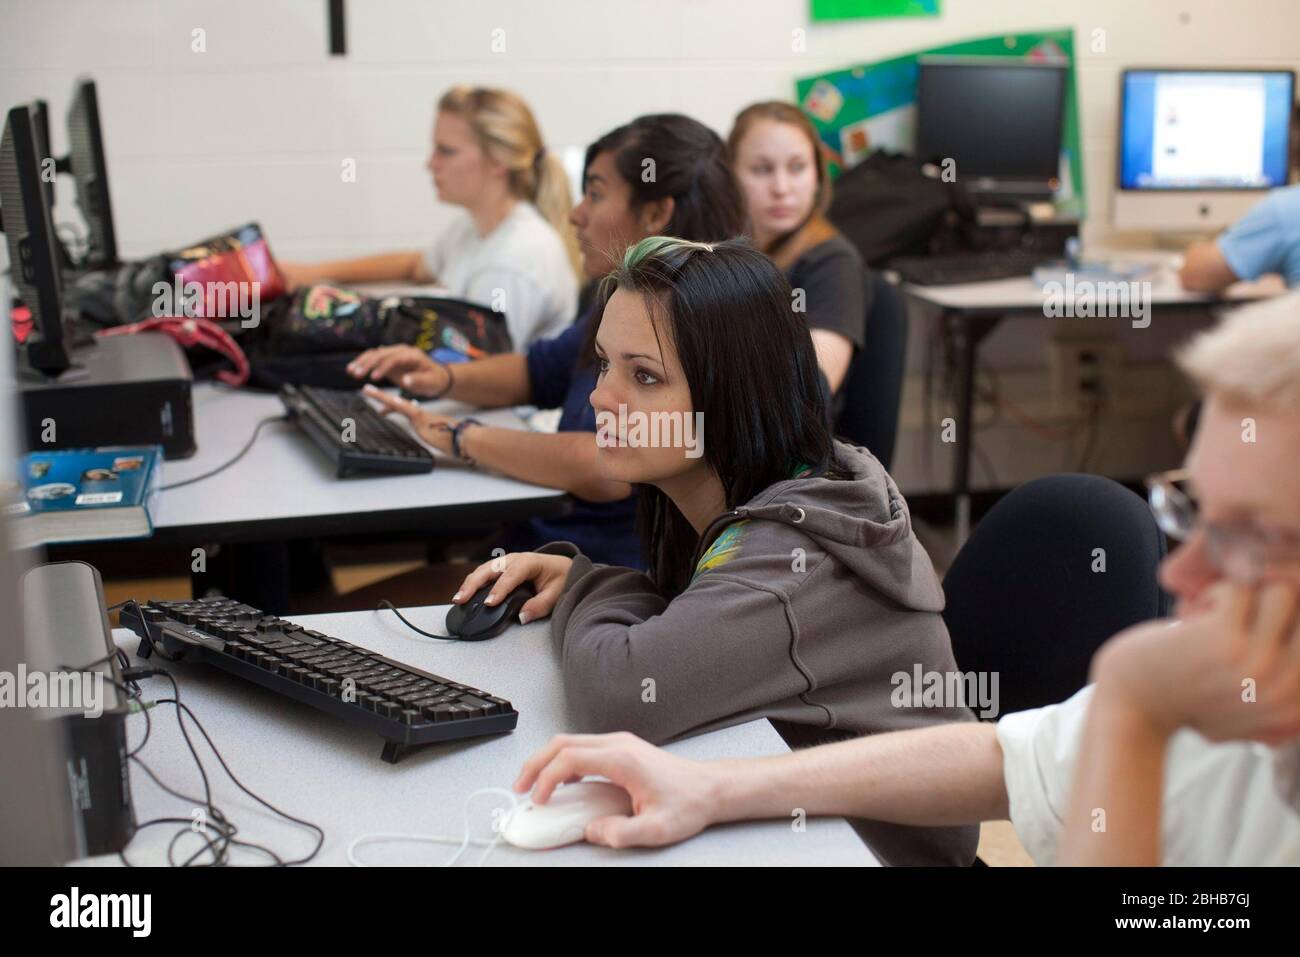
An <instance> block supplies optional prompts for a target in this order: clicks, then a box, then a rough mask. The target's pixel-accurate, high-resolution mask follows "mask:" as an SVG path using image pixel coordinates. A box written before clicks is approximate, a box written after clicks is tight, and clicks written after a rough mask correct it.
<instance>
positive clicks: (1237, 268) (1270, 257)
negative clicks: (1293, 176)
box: [1218, 193, 1287, 279]
mask: <svg viewBox="0 0 1300 957" xmlns="http://www.w3.org/2000/svg"><path fill="white" fill-rule="evenodd" d="M1278 203H1279V200H1278V194H1276V193H1274V194H1271V195H1269V196H1267V197H1266V198H1265V199H1263V200H1261V201H1260V202H1259V203H1258V204H1256V205H1255V206H1254V207H1252V208H1251V210H1250V212H1248V213H1247V214H1246V215H1245V216H1243V217H1241V219H1239V220H1238V221H1237V222H1235V223H1233V224H1232V225H1231V226H1229V227H1228V229H1227V231H1226V232H1224V234H1223V235H1222V236H1220V237H1219V240H1218V243H1219V252H1221V253H1223V258H1224V260H1226V261H1227V263H1228V268H1229V269H1231V270H1232V271H1233V272H1234V273H1236V274H1237V278H1238V279H1258V278H1259V277H1260V276H1262V275H1264V274H1265V273H1272V272H1285V264H1286V259H1287V242H1286V234H1285V231H1284V230H1283V228H1282V222H1281V219H1280V217H1279V216H1278V209H1277V207H1278Z"/></svg>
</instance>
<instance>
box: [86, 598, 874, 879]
mask: <svg viewBox="0 0 1300 957" xmlns="http://www.w3.org/2000/svg"><path fill="white" fill-rule="evenodd" d="M448 607H449V606H438V607H432V606H431V607H425V608H417V609H414V610H404V613H405V614H406V615H407V617H408V618H410V619H411V620H412V621H413V622H414V623H415V624H416V625H418V626H419V627H421V628H424V629H425V630H430V631H438V630H440V629H441V628H442V626H443V620H444V616H445V614H446V610H447V608H448ZM293 620H295V621H297V622H300V623H301V624H303V625H307V626H309V627H312V628H316V629H318V630H320V631H323V632H325V633H326V634H332V635H337V636H339V637H344V638H346V639H347V640H349V641H351V642H353V643H355V644H358V645H361V646H363V647H365V648H368V649H371V650H373V651H377V652H379V653H380V654H383V655H385V656H387V657H389V658H392V659H394V660H397V661H402V662H404V663H407V664H410V665H413V666H415V667H418V668H421V669H423V670H425V671H429V672H431V673H433V674H437V675H442V676H443V677H449V678H452V679H453V680H457V681H461V682H463V683H465V684H469V685H473V686H475V687H478V688H480V689H482V690H486V691H490V692H492V693H494V694H498V695H500V696H502V697H505V698H508V699H509V700H510V701H511V702H512V703H513V704H514V706H515V709H516V710H517V711H518V712H519V724H518V727H517V728H516V729H515V730H514V731H513V732H511V733H509V734H504V735H495V736H490V737H481V738H471V739H468V740H465V741H456V742H450V743H447V744H435V745H431V746H428V747H425V748H418V749H414V750H412V751H411V752H409V753H408V754H407V755H406V756H404V757H403V758H402V759H401V760H400V761H398V762H397V763H396V764H386V763H384V762H383V761H382V760H381V759H380V756H379V754H380V750H381V741H380V738H379V737H378V736H377V735H374V734H371V733H369V732H367V731H363V730H361V729H358V728H355V727H353V726H351V725H348V724H347V723H345V722H343V721H339V720H336V719H334V718H331V717H329V716H327V715H325V714H324V713H322V712H318V711H316V710H315V709H313V708H310V707H308V706H307V705H303V704H300V703H298V702H295V701H291V700H289V699H285V698H282V697H280V696H279V695H276V694H274V693H272V692H270V691H267V690H266V689H264V688H261V687H259V686H257V685H254V684H252V683H250V682H247V681H244V680H242V679H240V678H237V677H235V676H233V675H230V674H227V673H225V672H223V671H221V670H220V669H218V668H214V667H212V666H209V665H203V664H193V665H187V664H185V663H178V664H174V665H170V666H166V667H169V669H170V670H171V672H172V674H173V675H174V676H175V677H176V679H177V682H178V684H179V685H180V689H181V700H182V701H183V702H185V703H186V704H187V705H188V706H189V707H190V708H192V709H193V711H194V713H195V714H196V715H198V717H199V720H200V721H202V722H203V725H204V727H205V728H206V729H207V731H208V733H209V734H210V735H211V736H212V739H213V741H215V742H216V744H217V746H218V747H219V748H220V749H221V753H222V755H223V756H224V757H225V759H226V761H227V763H228V764H229V765H230V767H231V770H233V771H234V773H235V774H236V775H237V776H238V777H239V778H240V780H242V781H243V782H244V784H245V785H246V786H248V787H249V788H250V789H251V790H252V791H254V792H255V793H257V794H259V795H261V796H262V797H264V798H265V799H266V800H268V801H269V802H270V803H272V804H274V805H276V806H277V807H279V808H281V809H282V810H284V811H286V812H287V813H289V814H293V815H295V816H297V817H302V818H304V819H306V820H309V821H311V822H313V823H315V824H317V825H319V826H320V827H321V828H322V829H323V830H324V831H325V843H324V845H323V846H322V848H321V852H320V854H319V855H318V857H317V858H316V859H315V860H314V861H313V862H312V863H313V864H326V865H339V864H345V863H346V861H347V847H348V845H349V844H350V843H351V842H352V841H353V840H354V839H355V838H356V837H358V836H360V835H362V834H367V833H373V832H399V833H411V834H439V835H444V836H448V837H452V836H454V837H456V838H457V839H458V840H459V838H460V837H461V836H462V835H463V834H464V828H465V815H464V805H465V799H466V797H467V796H468V795H469V794H471V793H472V792H474V791H476V790H478V789H479V788H484V787H506V788H508V787H509V786H510V784H511V783H512V782H513V781H514V778H515V776H516V775H517V774H518V772H519V769H520V767H521V766H522V765H523V762H524V760H525V759H526V758H527V757H528V756H529V755H531V754H532V753H533V752H534V751H536V750H537V749H538V748H539V747H541V746H542V745H543V744H545V743H546V741H548V740H549V739H550V738H551V736H552V735H554V734H557V733H559V732H561V731H563V730H565V729H566V728H569V727H572V724H571V723H570V722H569V720H568V718H567V716H566V711H565V704H564V699H563V696H562V693H561V690H560V689H561V683H560V670H559V663H558V661H557V660H556V656H555V652H554V650H553V648H552V646H551V636H550V624H549V622H547V621H541V622H536V623H533V624H530V625H526V626H520V625H516V626H514V627H512V628H510V629H509V630H507V631H506V632H505V633H504V634H502V635H501V636H500V637H497V638H494V639H492V640H490V641H484V642H454V643H453V642H440V641H434V640H431V639H428V638H423V637H421V636H419V635H417V634H415V633H414V632H412V631H410V630H408V629H407V628H406V627H405V626H404V625H403V624H402V623H401V622H399V621H398V620H397V618H396V617H395V616H394V615H393V614H392V613H391V612H383V613H379V612H370V611H360V612H348V613H344V614H334V615H302V616H293ZM113 634H114V638H115V639H116V640H117V642H118V644H119V645H120V646H122V647H123V648H125V649H126V650H127V652H128V653H129V654H131V655H132V656H134V652H135V648H136V645H137V644H138V639H137V638H136V637H135V635H134V634H132V633H131V632H129V631H126V630H124V629H117V630H115V631H114V633H113ZM141 686H142V688H143V689H144V692H145V697H146V698H149V699H153V698H159V697H170V694H169V691H170V685H169V684H168V683H167V682H166V681H165V680H164V679H161V678H150V679H147V680H146V681H142V682H141ZM648 707H652V706H648ZM150 713H151V716H152V718H153V732H152V734H151V735H150V738H149V741H148V743H147V744H146V745H145V747H144V749H143V751H141V753H140V757H141V758H142V759H143V760H144V762H145V763H146V764H148V766H149V768H150V769H151V770H152V771H153V772H154V773H155V774H157V775H158V776H159V777H160V778H161V779H162V780H163V781H165V782H166V783H167V784H168V786H170V787H172V788H173V789H175V790H178V791H181V792H183V793H185V794H190V795H198V794H200V793H201V790H200V784H199V778H198V772H197V770H196V768H195V767H194V761H193V759H192V757H191V756H190V754H189V751H188V749H187V748H186V747H185V744H184V742H183V740H182V739H181V737H180V733H179V731H178V729H177V725H176V711H175V708H174V707H173V706H171V705H159V706H158V707H156V708H154V709H153V710H152V711H151V712H150ZM143 732H144V718H143V716H141V715H138V714H137V715H132V716H131V717H130V718H129V719H128V724H127V737H128V743H129V744H130V746H131V747H135V746H136V745H137V744H139V742H140V740H141V736H142V734H143ZM190 733H191V737H193V738H195V739H196V742H197V743H196V747H198V748H199V750H200V753H201V755H202V756H203V760H204V766H205V767H206V768H207V769H208V776H209V780H210V781H211V782H212V787H213V803H214V804H215V805H216V806H217V807H219V808H221V809H222V810H223V811H224V812H225V813H226V815H227V816H228V817H229V818H230V819H231V820H232V821H233V822H234V823H235V824H236V826H237V827H238V828H239V835H238V836H239V838H240V839H242V840H246V841H252V842H255V843H259V844H266V845H269V846H271V847H273V848H274V849H275V850H276V852H277V853H279V854H280V855H281V857H285V858H289V857H297V856H301V855H303V854H305V853H306V852H307V851H309V850H310V848H311V846H312V844H313V842H314V840H315V835H314V834H313V833H312V832H309V831H307V830H305V829H304V828H302V827H300V826H298V825H294V824H290V823H288V822H285V821H283V820H281V819H278V818H276V817H275V816H274V815H273V814H271V813H270V812H269V811H267V810H266V809H264V808H262V807H261V806H260V805H258V804H256V803H255V802H254V801H253V800H252V799H251V798H249V797H248V796H247V795H245V794H243V793H242V792H240V791H239V790H238V789H237V788H236V787H235V786H234V785H233V784H232V783H231V782H230V780H229V779H228V778H226V777H225V775H224V774H223V772H222V770H221V767H220V765H219V764H218V763H217V761H216V759H215V758H214V757H213V756H212V755H211V753H210V752H209V751H207V750H206V748H205V747H204V745H203V744H202V741H201V735H199V734H197V732H196V731H195V730H194V729H193V728H191V730H190ZM670 750H672V751H674V752H675V753H678V754H682V755H687V756H690V757H696V758H726V757H752V756H760V755H771V754H782V753H785V752H786V751H787V750H788V749H787V747H786V745H785V743H784V742H783V741H782V740H781V738H780V736H779V735H778V734H777V733H776V731H775V730H774V729H773V728H772V726H771V725H770V724H769V723H768V722H767V721H754V722H750V723H748V724H745V725H740V726H737V727H733V728H727V729H725V730H722V731H718V732H714V733H712V734H706V735H701V736H699V737H696V738H690V739H688V740H685V741H681V742H678V743H676V744H674V745H671V746H670ZM131 787H132V792H133V795H134V800H135V810H136V816H137V820H139V821H142V822H143V821H147V820H149V819H151V818H154V817H160V816H178V817H184V818H189V817H190V815H191V811H192V810H193V808H192V807H191V806H190V805H189V804H187V803H186V802H184V801H180V800H178V799H176V798H173V797H170V796H168V795H167V794H166V793H165V792H163V791H162V790H160V789H159V788H158V786H157V785H155V784H154V783H153V782H152V781H150V780H149V778H148V777H147V776H146V775H145V774H144V773H143V772H142V771H141V770H140V769H139V768H138V767H132V769H131ZM497 801H498V799H497V798H496V797H493V796H490V795H484V796H481V797H479V798H478V799H477V800H476V802H475V804H474V805H473V811H472V816H471V820H472V825H473V833H474V835H475V836H476V837H490V836H491V833H490V830H489V828H490V825H491V821H492V810H493V808H494V807H501V806H503V804H504V803H505V802H504V800H502V801H501V803H496V802H497ZM177 829H178V827H177V826H172V825H159V826H157V827H151V828H146V829H145V830H143V831H140V832H138V833H137V834H136V836H135V838H134V839H133V840H132V842H131V844H130V845H129V847H128V848H127V852H126V853H127V857H128V859H129V860H130V861H131V863H133V864H163V863H165V862H166V853H167V844H168V842H169V841H170V840H171V839H172V836H173V835H174V834H175V832H176V830H177ZM198 844H199V841H198V839H197V837H188V836H187V837H186V838H183V839H182V840H181V841H180V842H178V845H177V850H178V855H179V856H180V857H181V858H183V857H185V856H187V855H186V852H185V851H184V849H185V847H187V846H189V847H190V852H192V851H193V850H194V849H196V848H197V846H198ZM454 851H455V847H454V846H447V845H433V844H395V843H385V844H375V845H367V846H363V847H361V848H359V849H358V852H357V855H358V857H359V858H360V860H361V861H362V862H364V863H366V864H371V863H373V864H405V865H434V864H439V863H441V862H443V861H446V860H447V859H448V858H449V857H450V856H451V855H452V854H453V853H454ZM481 854H482V849H477V848H472V847H471V848H470V849H469V851H467V852H466V855H465V856H464V857H463V858H462V859H461V864H458V865H457V866H461V865H462V864H465V863H474V862H476V861H477V860H478V857H479V856H480V855H481ZM231 855H232V860H234V861H236V862H241V863H256V864H262V863H265V862H266V860H267V859H266V858H265V857H264V856H262V855H257V854H255V853H254V852H249V851H246V850H244V849H241V848H233V849H232V851H231ZM81 863H85V864H93V865H105V866H111V865H114V864H117V863H118V860H117V857H116V855H104V856H100V857H95V858H89V859H87V860H85V861H83V862H81ZM487 863H488V864H489V865H498V866H500V865H610V864H619V865H624V864H638V865H685V866H690V865H754V866H763V865H813V864H818V865H859V866H860V865H874V864H878V863H879V862H878V861H877V860H876V858H875V856H874V855H873V854H872V853H871V852H870V851H869V850H868V849H867V847H866V846H865V845H864V844H863V843H862V841H861V840H860V839H859V838H858V837H857V835H856V834H855V833H854V831H853V830H852V828H851V827H850V826H849V825H848V823H847V822H846V821H844V820H843V819H841V818H808V820H807V822H806V829H805V830H803V831H795V829H794V828H793V827H792V826H791V821H790V820H773V821H761V822H748V823H743V824H731V825H726V826H722V827H716V828H711V829H709V830H707V831H705V832H704V833H703V834H701V835H699V836H697V837H695V838H693V839H692V840H690V841H687V842H685V843H683V844H679V845H676V846H674V847H669V848H663V849H657V850H633V851H626V850H625V851H613V850H609V849H607V848H600V847H595V846H592V845H587V844H576V845H572V846H570V847H566V848H560V849H557V850H553V851H545V852H532V851H522V850H518V849H515V848H513V847H510V846H507V845H501V846H498V847H496V848H495V849H494V850H493V851H492V853H491V855H490V856H489V858H488V861H487Z"/></svg>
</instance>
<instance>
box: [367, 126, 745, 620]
mask: <svg viewBox="0 0 1300 957" xmlns="http://www.w3.org/2000/svg"><path fill="white" fill-rule="evenodd" d="M647 163H649V164H653V165H652V166H647ZM584 169H585V173H584V177H583V180H584V182H583V196H582V201H581V202H579V203H578V205H577V206H576V207H575V208H574V210H573V213H572V216H571V220H572V222H573V225H574V226H575V227H576V229H577V235H578V241H579V248H580V249H581V252H582V260H583V271H584V272H585V273H586V275H587V277H588V278H590V279H593V280H594V279H598V278H600V277H602V276H604V275H606V274H607V273H609V272H610V270H612V269H614V268H615V266H616V265H617V264H618V262H619V261H620V260H621V258H622V256H623V252H624V250H626V249H627V247H628V246H629V245H630V244H632V243H635V242H637V241H638V240H641V239H643V238H645V237H646V236H652V235H656V234H661V233H662V234H668V235H672V236H680V237H682V238H685V239H693V240H705V241H709V240H720V239H727V238H730V237H732V236H736V235H739V234H740V233H741V232H742V231H743V229H744V223H745V218H744V204H743V202H742V200H741V198H740V191H739V189H738V188H737V186H736V182H735V179H734V177H733V176H732V174H731V170H730V168H729V167H728V165H727V156H726V145H725V144H724V143H723V142H722V139H721V138H720V137H719V136H718V135H717V134H716V133H714V132H713V131H712V130H710V129H709V128H708V127H706V126H704V125H703V124H702V123H699V122H697V121H696V120H693V119H691V118H690V117H687V116H681V115H678V114H655V115H651V116H642V117H639V118H637V119H635V120H633V121H632V122H631V123H628V124H626V125H624V126H620V127H618V128H617V129H615V130H613V131H611V132H610V133H607V134H606V135H604V136H602V137H601V138H600V139H598V140H597V141H596V142H594V143H592V144H591V146H590V147H588V149H587V156H586V165H585V167H584ZM647 169H652V170H653V175H652V176H649V175H643V174H644V173H645V172H646V170H647ZM589 325H590V314H589V313H588V314H584V315H583V316H581V317H580V318H579V319H578V321H577V322H575V323H574V324H573V325H572V326H571V327H569V328H568V329H566V330H565V331H564V332H562V333H560V334H559V335H558V336H556V337H554V338H552V339H545V340H542V341H539V342H537V343H535V344H534V345H533V346H532V347H530V348H529V349H528V351H527V352H524V353H511V354H509V355H501V356H492V357H490V358H487V359H482V360H480V361H478V362H472V363H466V364H463V365H458V366H455V367H454V368H453V367H451V366H447V365H443V364H442V363H439V362H436V361H435V360H433V359H431V358H430V357H429V356H428V355H426V354H425V353H424V352H423V351H421V350H420V349H417V348H415V347H414V346H389V347H386V348H382V349H372V350H370V351H368V352H364V353H362V354H361V355H359V356H358V357H357V358H356V360H355V361H354V362H353V363H352V366H351V367H350V371H351V372H352V374H353V375H355V376H356V377H357V378H359V379H365V380H368V381H370V382H385V381H387V382H391V383H392V384H395V385H400V386H401V387H402V388H403V389H405V390H406V391H407V392H408V393H413V394H415V395H418V396H421V397H426V398H434V397H444V396H445V397H449V398H452V399H458V400H460V401H462V402H467V403H470V404H472V405H477V406H480V407H484V408H495V407H500V406H513V405H525V404H530V405H536V406H538V407H540V408H556V407H559V408H562V409H563V414H562V415H561V418H560V425H559V432H558V433H557V434H546V433H536V432H523V431H520V430H518V429H506V428H493V427H490V426H485V425H479V424H478V423H477V422H476V421H475V420H474V419H473V418H466V419H461V420H459V421H458V420H456V419H452V418H448V417H447V416H442V415H436V414H434V413H432V412H429V411H425V410H423V409H421V408H420V406H419V405H418V404H416V403H413V402H407V401H405V400H402V399H398V398H396V397H394V396H391V395H388V394H385V393H383V392H380V391H379V390H377V389H371V390H368V394H370V395H371V396H372V397H374V398H375V399H377V400H378V401H379V402H381V403H383V404H384V405H385V406H386V407H388V408H390V409H392V410H394V411H397V412H401V413H403V414H405V415H406V416H407V417H408V418H409V419H410V420H411V422H412V424H413V425H414V426H415V428H416V430H417V431H418V432H419V433H420V435H421V436H422V437H423V438H424V439H425V440H427V441H428V442H430V443H431V444H433V445H434V446H435V447H437V448H439V449H441V450H442V451H444V452H448V453H453V452H455V453H458V454H459V455H461V457H463V458H465V459H467V460H470V461H473V462H475V463H476V464H478V465H479V466H481V467H483V468H487V469H491V470H493V471H495V472H500V473H503V474H505V475H508V476H510V477H511V478H517V479H522V480H524V481H527V482H533V483H535V484H537V485H545V486H548V487H550V488H558V489H563V490H565V491H567V492H570V493H572V495H573V497H574V503H573V509H572V511H571V512H570V514H569V515H567V516H565V517H564V518H560V519H549V520H533V521H530V522H525V523H522V524H520V525H516V526H515V527H514V528H513V529H512V530H511V532H510V534H509V537H508V538H507V540H506V541H505V542H504V543H503V544H504V545H505V547H507V548H508V549H511V550H519V549H530V548H536V547H537V546H539V545H543V544H545V543H546V542H550V541H554V540H556V539H565V540H568V541H572V542H576V543H577V544H578V545H579V546H580V547H581V548H582V549H583V550H584V551H585V552H586V553H587V554H589V555H591V556H593V557H594V558H596V560H598V561H604V562H612V563H615V564H620V565H630V566H633V567H643V558H642V555H641V549H640V545H639V543H638V540H637V536H636V530H635V502H634V500H633V499H632V498H631V497H630V496H631V494H632V487H631V485H629V484H628V483H627V482H625V481H622V480H619V479H610V478H607V477H605V476H603V475H601V474H600V472H599V471H598V470H597V468H596V435H595V432H596V420H595V413H594V412H593V411H592V409H591V406H590V404H589V403H588V401H587V398H588V396H589V395H590V394H591V390H592V389H593V388H594V387H595V379H596V367H595V360H594V357H592V356H590V354H589V352H588V351H587V350H586V349H584V344H585V342H586V340H587V339H588V327H589ZM454 580H455V581H459V580H460V576H459V575H458V576H456V578H455V579H454ZM408 586H409V587H408ZM375 588H380V589H381V590H382V591H383V594H382V595H381V596H380V597H385V598H388V599H390V600H392V601H394V602H397V601H399V599H401V598H402V597H403V596H405V595H411V596H413V597H418V603H420V604H426V603H428V602H429V601H431V600H441V599H445V598H446V596H447V595H448V594H449V593H450V592H451V590H452V588H451V587H450V586H449V587H447V588H446V590H445V591H443V592H438V591H437V590H436V589H435V590H432V591H431V590H430V587H429V584H428V575H427V574H425V570H424V569H419V570H417V571H415V572H412V573H409V574H408V575H404V576H399V577H397V578H393V579H388V580H387V581H385V582H383V583H381V585H380V586H375ZM372 591H374V592H375V594H379V592H378V591H375V589H374V588H369V587H368V588H367V590H366V592H365V594H363V595H360V596H357V597H358V600H361V599H363V598H368V597H369V595H370V593H371V592H372ZM350 597H351V596H350ZM354 607H355V605H354Z"/></svg>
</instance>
